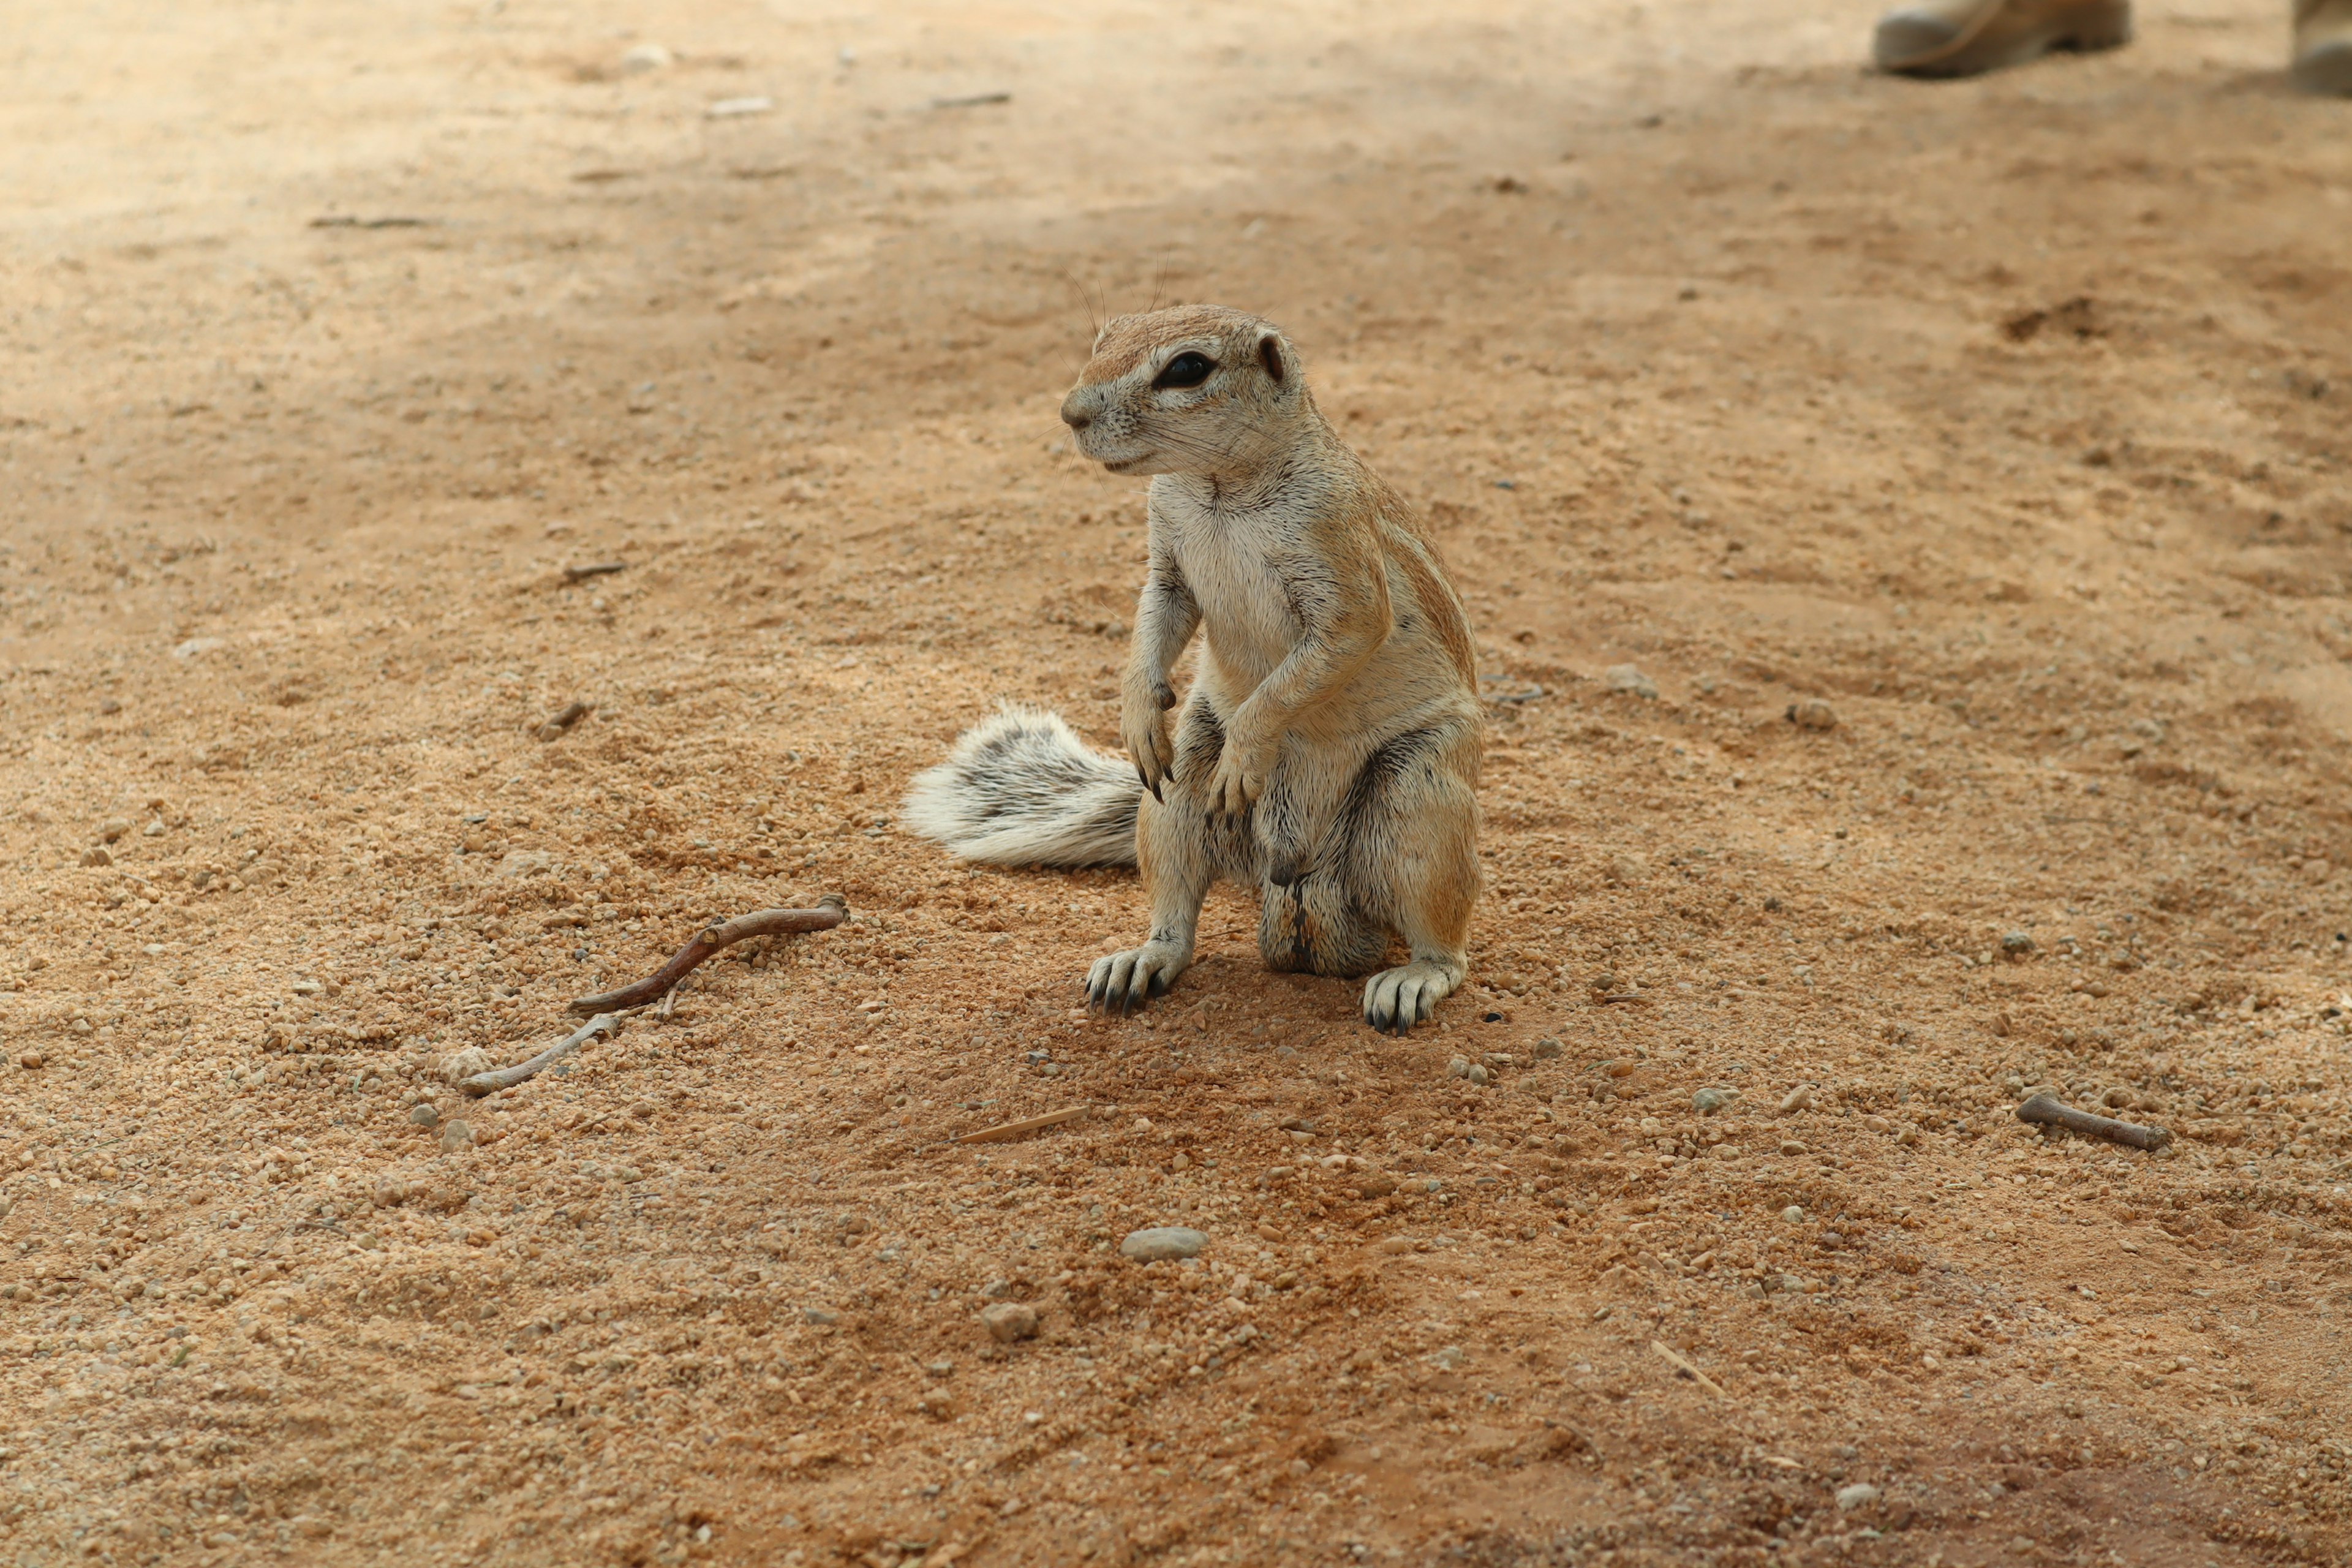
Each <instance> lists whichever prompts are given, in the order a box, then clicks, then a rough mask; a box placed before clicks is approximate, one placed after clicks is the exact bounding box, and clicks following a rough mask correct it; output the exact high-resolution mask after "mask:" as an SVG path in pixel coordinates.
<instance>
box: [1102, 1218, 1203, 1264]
mask: <svg viewBox="0 0 2352 1568" xmlns="http://www.w3.org/2000/svg"><path fill="white" fill-rule="evenodd" d="M1208 1245H1209V1238H1208V1237H1206V1236H1204V1235H1202V1233H1201V1232H1199V1231H1197V1230H1188V1229H1187V1228H1185V1227H1184V1226H1181V1225H1159V1226H1150V1228H1148V1229H1145V1230H1136V1231H1129V1233H1128V1236H1127V1239H1126V1240H1125V1241H1122V1242H1120V1243H1119V1244H1118V1251H1119V1256H1120V1257H1122V1258H1132V1259H1133V1260H1134V1261H1136V1262H1138V1263H1157V1262H1159V1261H1160V1260H1161V1259H1163V1258H1198V1257H1200V1256H1201V1249H1202V1247H1206V1246H1208Z"/></svg>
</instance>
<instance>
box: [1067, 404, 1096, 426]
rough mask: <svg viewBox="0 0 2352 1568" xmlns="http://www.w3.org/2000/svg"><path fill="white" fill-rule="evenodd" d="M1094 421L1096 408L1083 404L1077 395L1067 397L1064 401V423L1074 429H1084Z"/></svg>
mask: <svg viewBox="0 0 2352 1568" xmlns="http://www.w3.org/2000/svg"><path fill="white" fill-rule="evenodd" d="M1094 422H1095V413H1094V410H1093V409H1091V408H1088V407H1087V406H1086V405H1083V404H1081V403H1080V402H1079V401H1078V400H1077V399H1076V397H1070V398H1066V399H1065V400H1064V401H1063V404H1062V423H1063V424H1065V425H1066V426H1069V427H1070V428H1071V429H1073V430H1083V429H1085V428H1086V427H1087V426H1089V425H1091V424H1093V423H1094Z"/></svg>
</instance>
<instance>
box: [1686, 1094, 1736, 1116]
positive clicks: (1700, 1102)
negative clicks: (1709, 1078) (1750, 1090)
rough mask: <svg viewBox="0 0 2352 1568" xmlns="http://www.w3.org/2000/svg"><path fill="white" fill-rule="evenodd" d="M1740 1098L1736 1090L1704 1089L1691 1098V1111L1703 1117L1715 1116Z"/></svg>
mask: <svg viewBox="0 0 2352 1568" xmlns="http://www.w3.org/2000/svg"><path fill="white" fill-rule="evenodd" d="M1738 1098H1739V1091H1738V1089H1700V1090H1699V1091H1698V1092H1697V1093H1696V1094H1694V1095H1692V1096H1691V1109H1692V1110H1696V1111H1697V1112H1698V1113H1699V1114H1700V1115H1701V1116H1713V1115H1714V1114H1715V1113H1716V1112H1717V1111H1718V1110H1722V1109H1723V1108H1724V1107H1725V1106H1727V1105H1729V1104H1730V1103H1731V1102H1732V1101H1733V1100H1738Z"/></svg>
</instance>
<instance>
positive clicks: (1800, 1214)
mask: <svg viewBox="0 0 2352 1568" xmlns="http://www.w3.org/2000/svg"><path fill="white" fill-rule="evenodd" d="M1780 1217H1781V1218H1782V1219H1783V1220H1785V1221H1787V1222H1788V1223H1789V1224H1790V1225H1802V1224H1804V1223H1805V1211H1804V1210H1803V1209H1801V1208H1799V1207H1798V1206H1797V1205H1795V1204H1790V1205H1789V1206H1788V1207H1787V1208H1784V1209H1782V1210H1781V1211H1780Z"/></svg>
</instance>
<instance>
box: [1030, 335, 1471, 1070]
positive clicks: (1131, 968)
mask: <svg viewBox="0 0 2352 1568" xmlns="http://www.w3.org/2000/svg"><path fill="white" fill-rule="evenodd" d="M1186 354H1198V355H1201V356H1202V357H1203V358H1205V359H1207V360H1208V361H1210V362H1211V363H1212V364H1213V367H1214V368H1213V370H1212V371H1211V372H1210V374H1208V375H1207V377H1206V379H1205V380H1203V381H1202V383H1201V384H1199V385H1197V386H1192V387H1184V386H1172V385H1169V384H1166V382H1167V378H1168V377H1169V375H1170V373H1171V366H1176V368H1177V369H1178V371H1179V372H1181V370H1182V368H1183V367H1182V366H1181V365H1178V364H1177V362H1179V361H1180V359H1181V358H1182V356H1184V355H1186ZM1187 363H1190V362H1187ZM1194 368H1197V367H1194ZM1177 379H1178V380H1182V379H1185V377H1183V376H1182V375H1181V374H1179V375H1178V376H1177ZM1155 383H1159V384H1155ZM1062 416H1063V418H1064V419H1065V420H1066V421H1067V422H1068V423H1069V425H1070V426H1071V427H1072V429H1073V431H1074V432H1075V433H1076V438H1077V443H1078V447H1079V449H1080V450H1081V451H1083V452H1084V453H1086V455H1087V456H1088V457H1090V458H1095V459H1096V460H1097V461H1099V462H1101V463H1102V464H1103V465H1104V466H1105V467H1106V468H1109V469H1110V470H1111V471H1112V472H1114V473H1120V474H1150V475H1153V476H1155V477H1154V479H1152V484H1151V491H1150V525H1151V526H1150V568H1149V574H1148V576H1147V579H1146V581H1145V584H1144V587H1143V592H1142V595H1141V598H1140V601H1139V605H1138V607H1137V615H1136V630H1135V637H1134V641H1133V644H1132V646H1131V648H1130V651H1129V659H1128V666H1127V674H1126V679H1125V682H1124V688H1123V694H1122V704H1121V707H1122V714H1121V726H1120V727H1121V734H1122V738H1123V739H1124V741H1125V742H1126V744H1127V748H1128V751H1129V755H1130V756H1132V757H1133V759H1134V761H1135V763H1136V767H1137V771H1138V773H1139V774H1140V776H1141V778H1142V780H1143V782H1144V784H1145V785H1146V786H1147V787H1148V788H1149V789H1150V791H1151V793H1152V795H1153V797H1154V798H1152V799H1150V800H1147V801H1145V802H1143V803H1142V811H1141V814H1140V816H1139V821H1138V825H1137V836H1138V850H1139V864H1140V865H1141V867H1142V868H1143V873H1144V878H1145V880H1146V882H1147V884H1148V885H1149V886H1150V891H1151V900H1152V929H1151V932H1150V938H1149V939H1148V940H1147V941H1146V942H1145V943H1144V944H1143V945H1142V946H1141V947H1139V948H1137V949H1134V950H1132V951H1130V952H1122V953H1118V954H1117V955H1114V956H1112V957H1109V958H1106V959H1103V960H1101V961H1100V962H1098V963H1097V964H1096V965H1095V967H1094V971H1093V973H1091V974H1090V975H1089V977H1088V991H1089V994H1090V995H1091V996H1092V998H1093V1000H1094V1001H1095V1002H1096V1003H1097V1005H1105V1006H1110V1007H1115V1008H1119V1009H1122V1010H1123V1009H1125V1008H1128V1007H1132V1006H1135V1005H1140V1004H1141V1003H1142V1002H1143V1001H1144V1000H1145V999H1147V998H1148V997H1149V996H1151V995H1156V994H1160V993H1161V992H1164V991H1165V990H1166V989H1167V987H1168V985H1169V984H1171V982H1172V981H1173V980H1174V979H1175V977H1176V976H1177V975H1178V974H1180V973H1182V972H1183V970H1184V969H1185V968H1186V967H1187V966H1188V965H1190V963H1192V952H1193V943H1194V934H1195V930H1196V927H1197V923H1198V918H1199V913H1200V906H1201V900H1202V896H1203V895H1204V894H1205V892H1206V890H1207V888H1208V886H1209V883H1210V882H1211V881H1212V880H1213V879H1216V878H1218V877H1226V878H1231V879H1237V880H1246V881H1251V882H1256V883H1260V884H1261V885H1262V886H1263V888H1264V890H1265V899H1266V910H1265V920H1264V921H1263V923H1262V926H1261V931H1260V941H1261V945H1262V947H1263V948H1264V949H1265V956H1266V959H1267V961H1268V963H1272V964H1274V965H1275V966H1276V967H1278V968H1286V969H1305V970H1310V971H1313V972H1316V973H1364V972H1365V971H1366V970H1367V969H1370V968H1372V967H1373V966H1374V965H1376V964H1377V963H1380V962H1381V958H1382V957H1383V956H1384V953H1383V950H1384V949H1385V948H1386V947H1387V945H1388V942H1389V941H1390V939H1391V937H1395V938H1401V939H1402V941H1403V942H1405V944H1406V945H1407V946H1408V947H1409V948H1410V950H1411V952H1412V959H1411V962H1409V963H1406V964H1404V965H1402V966H1401V967H1399V968H1395V969H1390V970H1385V971H1382V972H1381V973H1376V974H1374V975H1373V976H1372V977H1371V979H1370V982H1369V983H1368V984H1367V985H1366V987H1365V992H1364V1011H1365V1016H1366V1017H1367V1019H1368V1020H1369V1021H1370V1022H1372V1023H1373V1024H1374V1025H1375V1026H1381V1027H1386V1028H1391V1029H1396V1030H1399V1031H1402V1029H1405V1028H1409V1027H1411V1026H1412V1024H1414V1023H1416V1022H1418V1021H1420V1020H1421V1019H1423V1018H1426V1017H1427V1016H1429V1011H1430V1008H1431V1007H1432V1006H1433V1005H1434V1004H1435V1003H1436V1002H1437V1000H1438V999H1439V998H1441V997H1443V996H1444V995H1445V994H1447V993H1449V992H1451V991H1452V990H1453V989H1454V987H1455V986H1457V985H1459V984H1461V981H1462V978H1463V975H1464V973H1465V964H1464V942H1465V935H1466V932H1467V929H1468V925H1469V917H1470V909H1471V905H1472V903H1473V902H1474V901H1475V899H1476V897H1477V892H1478V885H1479V877H1478V863H1477V852H1476V838H1477V804H1476V796H1475V790H1476V783H1477V767H1478V754H1479V747H1480V724H1481V718H1480V711H1479V706H1478V701H1477V686H1476V672H1475V663H1474V658H1473V653H1472V647H1471V642H1470V634H1469V628H1468V626H1467V624H1466V622H1465V618H1464V616H1463V613H1462V606H1461V602H1460V600H1459V598H1458V597H1457V596H1456V595H1455V594H1454V589H1453V586H1452V584H1450V583H1449V582H1448V581H1447V580H1446V577H1445V574H1444V567H1443V566H1442V564H1441V563H1439V561H1438V559H1437V552H1436V550H1435V548H1434V547H1433V544H1432V543H1431V542H1430V540H1429V539H1428V537H1427V535H1426V533H1425V532H1424V531H1423V528H1422V526H1421V523H1420V521H1419V520H1418V519H1417V518H1415V516H1414V515H1413V512H1412V508H1411V507H1409V506H1408V505H1407V504H1406V503H1405V502H1404V500H1402V497H1400V496H1399V495H1398V494H1397V493H1396V492H1395V491H1394V490H1393V489H1391V488H1390V487H1389V486H1388V485H1387V484H1386V483H1384V482H1383V481H1382V480H1381V479H1380V477H1379V476H1378V475H1376V474H1374V473H1373V472H1372V471H1371V470H1370V468H1367V467H1366V466H1365V464H1364V462H1363V460H1362V459H1361V458H1359V457H1358V456H1357V455H1356V454H1355V453H1354V452H1353V451H1352V450H1350V449H1349V447H1348V446H1347V444H1346V443H1345V442H1344V441H1342V440H1341V439H1340V437H1339V433H1338V432H1337V431H1335V430H1333V429H1332V427H1331V426H1330V425H1329V424H1328V422H1327V421H1326V420H1325V419H1324V418H1323V416H1322V414H1321V413H1320V411H1319V410H1318V409H1317V407H1316V405H1315V400H1314V397H1313V396H1312V395H1311V394H1309V392H1308V391H1307V387H1306V385H1305V383H1304V379H1303V377H1302V375H1301V374H1300V370H1299V365H1298V358H1297V351H1296V350H1295V349H1293V348H1292V347H1291V345H1290V343H1289V342H1288V341H1287V340H1286V338H1284V337H1283V335H1282V333H1281V331H1279V330H1278V329H1277V328H1276V327H1275V326H1273V325H1272V324H1271V323H1269V322H1266V321H1260V320H1258V319H1257V318H1255V317H1254V316H1249V315H1245V314H1244V313H1242V312H1240V311H1237V310H1225V309H1223V308H1221V307H1216V306H1186V307H1182V308H1179V309H1175V310H1158V311H1153V312H1151V313H1150V314H1147V315H1140V316H1124V317H1121V318H1119V319H1118V320H1117V321H1112V322H1111V323H1110V324H1109V325H1108V327H1106V328H1105V329H1104V330H1103V331H1102V333H1101V335H1100V336H1099V337H1098V338H1097V342H1096V345H1095V355H1094V359H1093V361H1092V363H1089V364H1088V365H1087V368H1086V370H1085V372H1084V373H1083V374H1081V375H1080V376H1079V378H1078V384H1077V385H1076V387H1075V388H1074V389H1073V390H1072V391H1071V393H1070V395H1069V397H1068V399H1067V401H1066V403H1065V404H1064V405H1063V409H1062ZM1196 630H1197V631H1199V632H1200V633H1201V634H1202V636H1203V638H1204V644H1205V646H1204V647H1203V651H1202V658H1201V660H1200V663H1199V669H1198V675H1197V677H1196V679H1195V680H1194V681H1193V684H1192V690H1191V692H1190V694H1189V696H1188V698H1187V700H1186V706H1185V711H1184V714H1183V716H1182V719H1181V721H1180V722H1179V723H1178V725H1177V726H1176V729H1175V732H1174V733H1172V734H1171V731H1170V726H1169V723H1168V720H1167V710H1169V709H1170V708H1171V707H1173V706H1174V705H1175V701H1176V699H1175V694H1174V691H1173V689H1172V687H1171V684H1170V673H1171V669H1172V668H1173V666H1174V665H1175V663H1176V661H1177V659H1178V658H1179V657H1180V656H1181V654H1182V653H1183V651H1184V649H1185V647H1187V646H1188V645H1189V644H1190V643H1191V641H1192V637H1193V635H1194V633H1195V631H1196Z"/></svg>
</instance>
